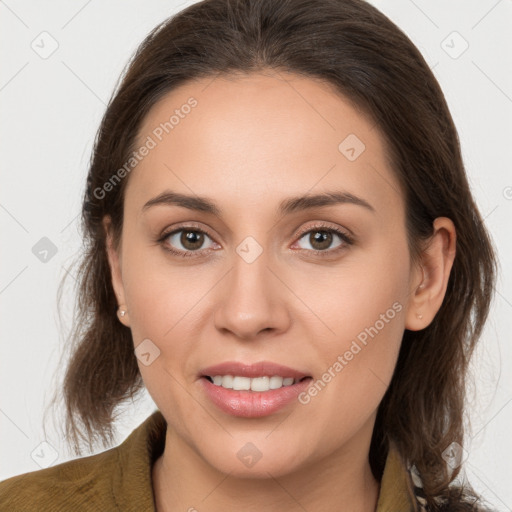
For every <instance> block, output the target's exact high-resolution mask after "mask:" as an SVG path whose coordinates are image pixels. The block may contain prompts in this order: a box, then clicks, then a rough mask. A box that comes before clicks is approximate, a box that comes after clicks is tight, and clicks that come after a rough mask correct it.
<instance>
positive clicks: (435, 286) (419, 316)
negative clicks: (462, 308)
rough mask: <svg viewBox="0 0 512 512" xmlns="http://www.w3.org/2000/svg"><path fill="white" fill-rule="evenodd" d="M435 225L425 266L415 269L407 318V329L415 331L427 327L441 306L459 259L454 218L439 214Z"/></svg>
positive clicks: (426, 249) (426, 254) (424, 253)
mask: <svg viewBox="0 0 512 512" xmlns="http://www.w3.org/2000/svg"><path fill="white" fill-rule="evenodd" d="M433 227H434V233H433V234H432V237H431V238H430V240H429V242H428V244H427V247H426V248H425V249H424V251H423V254H422V258H421V267H422V268H419V267H418V268H416V269H414V276H413V282H414V283H415V284H414V286H413V289H412V291H411V298H410V301H409V304H408V305H409V307H408V310H407V315H406V319H405V328H406V329H409V330H411V331H419V330H421V329H424V328H425V327H427V326H428V325H429V324H430V323H431V322H432V320H433V319H434V317H435V315H436V313H437V312H438V311H439V309H440V308H441V305H442V303H443V299H444V296H445V294H446V288H447V286H448V279H449V277H450V271H451V269H452V266H453V261H454V259H455V252H456V232H455V226H454V224H453V222H452V220H451V219H449V218H447V217H438V218H437V219H435V220H434V223H433ZM422 269H423V270H422Z"/></svg>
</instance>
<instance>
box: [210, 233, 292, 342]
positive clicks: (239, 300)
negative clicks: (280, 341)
mask: <svg viewBox="0 0 512 512" xmlns="http://www.w3.org/2000/svg"><path fill="white" fill-rule="evenodd" d="M257 236H258V238H260V240H262V239H263V238H264V240H262V241H261V243H260V241H258V240H257V239H256V236H252V235H248V236H246V237H245V238H243V239H242V241H241V242H240V243H239V244H238V245H236V246H235V248H234V249H235V250H234V253H233V258H232V268H231V271H230V272H229V273H228V275H227V276H226V282H225V285H224V286H223V287H222V292H221V293H222V297H221V298H220V300H219V302H218V309H217V312H216V324H217V328H221V329H222V328H224V329H228V330H230V331H232V332H233V333H235V334H236V335H237V336H238V337H240V338H251V337H253V336H255V335H257V334H258V332H260V331H262V330H264V329H269V328H274V329H276V328H277V329H282V328H283V327H284V326H285V323H286V318H287V313H286V307H285V302H284V301H285V298H284V297H283V296H282V292H283V291H284V290H281V291H280V290H279V286H281V287H282V284H280V283H276V282H275V281H276V279H275V276H273V273H272V272H271V271H270V270H269V268H268V267H271V266H272V261H273V260H274V258H273V255H272V253H271V250H270V249H269V248H268V247H267V243H266V240H267V238H266V237H265V235H264V234H261V235H257Z"/></svg>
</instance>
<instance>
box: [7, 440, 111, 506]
mask: <svg viewBox="0 0 512 512" xmlns="http://www.w3.org/2000/svg"><path fill="white" fill-rule="evenodd" d="M117 463H118V454H117V447H116V448H111V449H110V450H107V451H105V452H102V453H99V454H96V455H91V456H88V457H83V458H80V459H75V460H71V461H68V462H63V463H61V464H58V465H56V466H52V467H49V468H46V469H40V470H38V471H32V472H30V473H24V474H22V475H17V476H14V477H11V478H8V479H7V480H4V481H2V482H0V510H1V511H4V510H5V511H7V510H9V511H10V512H22V511H29V510H52V511H53V510H55V511H58V510H69V509H70V508H69V507H70V506H73V509H74V510H77V511H78V510H85V509H87V510H108V508H106V506H108V505H109V504H114V505H115V501H114V497H113V495H112V491H111V489H112V487H111V479H112V475H113V473H114V471H115V468H116V466H117Z"/></svg>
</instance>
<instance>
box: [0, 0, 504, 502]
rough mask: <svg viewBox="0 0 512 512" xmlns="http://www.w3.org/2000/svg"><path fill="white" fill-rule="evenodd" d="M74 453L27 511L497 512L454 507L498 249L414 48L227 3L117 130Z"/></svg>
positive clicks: (86, 262) (90, 202) (114, 107)
mask: <svg viewBox="0 0 512 512" xmlns="http://www.w3.org/2000/svg"><path fill="white" fill-rule="evenodd" d="M83 228H84V237H85V240H86V242H87V250H86V252H85V254H84V255H83V260H82V264H81V267H80V270H81V272H80V276H81V288H80V294H79V297H78V302H77V318H76V326H75V331H74V334H73V339H74V340H75V341H76V344H75V345H74V349H73V350H74V352H73V357H72V359H71V361H70V364H69V366H68V368H67V374H66V378H65V382H64V397H65V400H66V406H67V412H68V418H67V419H68V423H67V433H68V435H69V436H70V439H71V440H72V441H73V443H74V446H75V450H76V453H77V454H80V453H81V452H80V445H81V443H82V441H86V442H88V443H89V445H90V446H92V444H93V442H94V440H95V439H97V438H99V439H101V440H102V441H103V443H104V446H105V447H108V446H109V442H110V441H111V440H112V422H113V418H114V412H115V410H116V408H117V407H118V406H119V405H120V404H122V403H123V402H124V401H125V400H126V399H127V398H129V397H132V396H134V394H135V393H136V392H137V391H139V390H140V389H142V387H143V386H145V387H146V388H147V390H148V391H149V393H150V395H151V397H152V398H153V400H154V401H155V403H156V405H157V407H158V410H157V411H155V413H154V414H153V415H152V416H150V417H149V418H148V419H147V420H146V421H145V422H144V423H143V424H142V425H141V426H140V427H138V428H137V429H136V430H135V431H134V432H133V433H132V434H131V435H130V436H129V437H128V439H127V440H125V442H124V443H122V444H121V445H120V446H119V447H116V448H111V449H109V450H108V451H105V452H103V453H100V454H97V455H92V456H89V457H86V458H82V459H77V460H73V461H69V462H66V463H63V464H59V465H57V466H54V467H51V468H47V469H44V470H41V471H37V472H34V473H29V474H25V475H20V476H16V477H13V478H11V479H8V480H6V481H4V482H3V483H2V484H0V504H1V505H2V506H3V509H8V510H33V509H34V507H37V506H38V507H41V506H42V507H43V508H44V509H45V510H67V509H73V510H158V511H175V510H189V511H192V510H198V511H203V510H205V511H206V510H208V511H217V510H235V509H237V510H238V509H243V510H262V509H263V508H265V509H267V510H278V509H279V510H283V509H284V510H326V511H331V510H333V511H334V510H340V508H341V509H343V510H351V511H361V512H369V511H375V510H376V511H378V512H383V511H393V512H397V511H402V510H404V511H405V510H407V511H409V510H429V511H430V510H432V511H434V510H445V511H458V510H484V508H483V506H481V505H480V503H479V502H480V500H479V498H478V497H477V496H476V494H475V493H474V491H473V490H472V489H471V487H470V486H469V484H468V485H465V486H460V485H454V484H455V479H456V477H457V475H458V474H459V472H460V469H461V458H462V457H461V454H462V453H463V447H462V445H463V423H462V419H463V412H464V385H465V376H466V370H467V365H468V361H469V357H470V355H471V353H472V351H473V349H474V347H475V344H476V342H477V340H478V338H479V336H480V333H481V331H482V328H483V325H484V323H485V320H486V318H487V315H488V309H489V303H490V301H491V297H492V290H493V285H494V279H495V273H496V261H495V256H494V249H493V246H492V243H491V241H490V238H489V235H488V233H487V231H486V229H485V227H484V225H483V221H482V218H481V216H480V214H479V211H478V208H477V206H476V205H475V202H474V200H473V198H472V195H471V191H470V188H469V185H468V181H467V177H466V175H465V171H464V167H463V163H462V159H461V154H460V147H459V142H458V138H457V132H456V129H455V126H454V124H453V121H452V118H451V115H450V113H449V110H448V107H447V105H446V102H445V99H444V96H443V94H442V92H441V90H440V88H439V85H438V83H437V82H436V80H435V78H434V76H433V74H432V72H431V71H430V69H429V67H428V66H427V64H426V63H425V61H424V59H423V58H422V56H421V54H420V53H419V51H418V50H417V49H416V48H415V47H414V45H413V44H412V43H411V41H410V40H409V39H408V38H407V37H406V36H405V35H404V34H403V33H402V32H401V31H400V30H399V29H398V28H397V27H396V26H395V25H394V24H393V23H392V22H391V21H390V20H388V19H387V18H386V17H385V16H384V15H382V14H381V13H380V12H378V11H377V10H376V9H375V8H374V7H372V6H371V5H369V4H367V3H365V2H363V1H362V0H322V1H318V0H316V1H314V0H297V1H293V2H292V1H283V2H274V1H272V0H252V1H248V0H247V1H243V0H237V1H229V2H228V1H226V0H206V1H204V2H200V3H198V4H195V5H192V6H191V7H188V8H187V9H185V10H184V11H182V12H181V13H180V14H179V15H177V16H175V17H173V18H171V19H169V20H167V21H165V22H164V23H162V24H161V25H159V26H158V27H156V28H155V29H154V30H153V31H152V32H151V33H150V34H149V36H148V37H147V38H146V40H145V41H144V42H143V43H142V45H141V46H140V47H139V49H138V51H137V52H136V54H135V56H134V58H133V60H132V62H131V63H130V65H129V68H128V69H127V72H126V74H125V76H124V77H123V80H122V82H121V83H120V85H119V87H118V89H117V91H116V92H115V94H114V97H113V99H112V100H111V102H110V104H109V106H108V108H107V111H106V113H105V116H104V118H103V121H102V124H101V126H100V129H99V132H98V135H97V139H96V144H95V148H94V153H93V158H92V162H91V167H90V171H89V176H88V180H87V188H86V193H85V197H84V202H83Z"/></svg>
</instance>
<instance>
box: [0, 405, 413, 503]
mask: <svg viewBox="0 0 512 512" xmlns="http://www.w3.org/2000/svg"><path fill="white" fill-rule="evenodd" d="M166 427H167V425H166V422H165V419H164V417H163V415H162V413H161V412H160V411H159V410H156V411H155V412H154V413H153V414H152V415H151V416H149V417H148V418H147V419H146V420H145V421H144V422H143V423H142V424H141V425H139V426H138V427H137V428H136V429H135V430H134V431H133V432H132V433H131V434H130V435H129V436H128V437H127V438H126V439H125V440H124V442H122V443H121V444H120V445H119V446H117V447H115V448H111V449H110V450H107V451H104V452H102V453H98V454H96V455H90V456H88V457H82V458H78V459H74V460H70V461H67V462H63V463H61V464H58V465H56V466H51V467H48V468H46V469H41V470H38V471H33V472H30V473H24V474H22V475H18V476H14V477H11V478H8V479H7V480H4V481H3V482H0V511H1V512H4V511H5V512H29V511H30V512H39V511H44V512H58V511H62V512H64V511H66V512H67V511H73V512H79V511H102V512H103V511H116V510H119V511H123V512H130V511H133V512H146V511H147V512H154V511H155V505H154V498H153V487H152V483H151V469H152V465H153V462H154V461H155V460H156V459H157V458H158V457H159V456H160V455H161V453H162V452H163V449H164V446H165V433H166ZM415 503H416V502H415V498H414V494H413V487H412V483H411V479H410V476H409V473H408V471H407V470H406V468H405V465H404V464H403V462H402V460H401V459H400V457H399V456H398V453H397V452H396V450H395V449H394V448H393V447H391V449H390V451H389V454H388V457H387V460H386V464H385V467H384V472H383V475H382V480H381V485H380V493H379V499H378V505H377V510H376V512H402V511H403V512H411V511H416V510H417V509H416V506H415Z"/></svg>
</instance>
